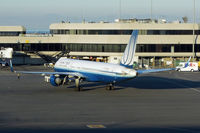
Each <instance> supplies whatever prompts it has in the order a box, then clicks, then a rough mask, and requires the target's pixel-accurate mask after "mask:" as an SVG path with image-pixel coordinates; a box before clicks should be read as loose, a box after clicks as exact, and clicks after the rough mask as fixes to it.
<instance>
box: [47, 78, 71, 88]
mask: <svg viewBox="0 0 200 133" xmlns="http://www.w3.org/2000/svg"><path fill="white" fill-rule="evenodd" d="M72 81H73V79H72V78H69V77H68V76H62V75H51V76H50V83H51V85H53V86H60V85H63V84H69V83H71V82H72Z"/></svg>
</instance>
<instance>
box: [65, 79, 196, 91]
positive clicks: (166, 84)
mask: <svg viewBox="0 0 200 133" xmlns="http://www.w3.org/2000/svg"><path fill="white" fill-rule="evenodd" d="M82 86H83V88H84V89H83V91H89V90H95V89H99V88H105V87H106V84H105V83H95V82H93V83H83V85H82ZM74 87H75V86H74V85H72V86H70V87H68V88H74ZM126 88H136V89H186V88H200V82H198V81H191V80H184V79H177V78H164V77H154V76H144V77H138V78H136V79H132V80H128V81H124V82H121V83H117V84H116V85H115V90H121V89H126Z"/></svg>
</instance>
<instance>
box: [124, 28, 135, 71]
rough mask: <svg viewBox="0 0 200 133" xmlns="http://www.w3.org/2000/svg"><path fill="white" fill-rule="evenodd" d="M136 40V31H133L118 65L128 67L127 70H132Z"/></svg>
mask: <svg viewBox="0 0 200 133" xmlns="http://www.w3.org/2000/svg"><path fill="white" fill-rule="evenodd" d="M137 38H138V30H134V31H133V32H132V34H131V38H130V40H129V43H128V44H127V46H126V49H125V51H124V55H123V56H122V60H121V62H120V65H122V66H125V67H128V68H133V63H134V60H133V59H134V55H135V50H136V42H137Z"/></svg>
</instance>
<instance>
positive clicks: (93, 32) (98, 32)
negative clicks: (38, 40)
mask: <svg viewBox="0 0 200 133" xmlns="http://www.w3.org/2000/svg"><path fill="white" fill-rule="evenodd" d="M132 31H133V30H60V29H57V30H50V33H51V34H70V35H130V34H131V33H132ZM199 33H200V31H199V30H196V31H195V34H197V35H199ZM192 34H193V31H192V30H139V35H192Z"/></svg>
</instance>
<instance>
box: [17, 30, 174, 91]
mask: <svg viewBox="0 0 200 133" xmlns="http://www.w3.org/2000/svg"><path fill="white" fill-rule="evenodd" d="M137 38H138V30H134V31H133V32H132V34H131V38H130V41H129V43H128V45H127V46H126V49H125V52H124V55H123V56H122V60H121V62H120V64H111V63H103V62H93V61H85V60H75V59H68V58H65V57H61V58H60V59H59V60H58V61H57V62H56V64H55V66H54V70H55V72H30V71H15V72H16V73H18V74H23V73H24V74H43V75H50V83H51V84H52V85H54V86H59V85H62V84H64V83H66V82H68V81H69V79H70V77H73V78H74V79H75V84H76V88H77V90H79V91H80V90H81V87H80V82H81V81H82V80H86V81H91V82H104V83H107V84H108V86H107V89H108V90H112V89H114V84H115V83H116V82H120V81H124V80H129V79H133V78H135V77H136V76H137V75H138V74H142V73H150V72H158V71H168V70H171V69H151V70H134V69H133V63H134V61H133V57H134V54H135V49H136V44H137Z"/></svg>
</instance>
